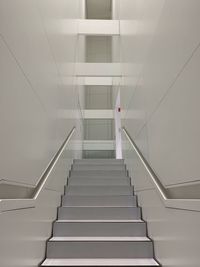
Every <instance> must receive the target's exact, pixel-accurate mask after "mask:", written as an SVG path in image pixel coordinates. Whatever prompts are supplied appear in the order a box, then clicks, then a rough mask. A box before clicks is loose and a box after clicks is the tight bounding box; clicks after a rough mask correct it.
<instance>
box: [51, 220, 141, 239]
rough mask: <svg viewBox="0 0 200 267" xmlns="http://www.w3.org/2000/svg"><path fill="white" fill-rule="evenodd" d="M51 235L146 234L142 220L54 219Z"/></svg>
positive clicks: (134, 235) (132, 235)
mask: <svg viewBox="0 0 200 267" xmlns="http://www.w3.org/2000/svg"><path fill="white" fill-rule="evenodd" d="M53 236H54V237H56V236H61V237H63V236H68V237H69V236H93V237H95V236H102V237H105V236H110V237H111V236H112V237H115V236H123V237H124V236H127V237H141V236H146V223H145V222H143V221H139V220H138V221H133V222H130V221H129V222H118V221H115V222H110V221H103V222H102V221H100V222H99V221H92V222H91V221H86V222H85V221H83V222H74V221H73V222H69V221H67V222H66V221H64V220H63V221H62V220H61V221H56V222H55V223H54V225H53Z"/></svg>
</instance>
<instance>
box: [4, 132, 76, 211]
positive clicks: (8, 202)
mask: <svg viewBox="0 0 200 267" xmlns="http://www.w3.org/2000/svg"><path fill="white" fill-rule="evenodd" d="M75 129H76V127H73V128H72V130H71V131H70V132H69V134H68V135H67V137H66V139H65V141H64V142H63V143H62V145H61V147H60V148H59V150H58V151H57V152H56V154H55V155H54V156H53V158H52V159H51V161H50V162H49V164H48V166H47V167H46V169H45V171H44V172H43V174H42V175H41V177H40V179H39V181H38V183H37V185H36V187H35V188H34V190H33V194H32V197H31V198H23V199H0V212H3V211H8V210H9V211H10V210H17V209H24V208H34V207H35V201H36V200H37V198H38V196H39V195H40V193H41V191H42V190H43V189H44V187H45V185H46V183H47V181H48V178H49V176H50V174H51V172H52V170H53V169H54V166H55V165H56V163H57V162H58V160H59V158H60V156H61V154H62V153H63V151H64V150H65V148H66V146H67V144H68V143H69V141H70V139H71V137H72V135H73V134H74V132H75Z"/></svg>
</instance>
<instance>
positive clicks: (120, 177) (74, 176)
mask: <svg viewBox="0 0 200 267" xmlns="http://www.w3.org/2000/svg"><path fill="white" fill-rule="evenodd" d="M87 178H90V179H94V180H95V179H104V180H106V179H115V180H118V179H126V178H129V179H130V177H128V176H127V175H125V174H124V175H118V176H109V175H105V176H102V175H92V176H91V175H90V176H87V175H85V176H84V175H81V176H76V175H74V174H73V172H72V173H71V175H70V178H69V179H87Z"/></svg>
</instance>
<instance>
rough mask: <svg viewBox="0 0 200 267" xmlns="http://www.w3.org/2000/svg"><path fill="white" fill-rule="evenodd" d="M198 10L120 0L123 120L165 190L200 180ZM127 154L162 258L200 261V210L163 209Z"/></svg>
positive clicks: (194, 5)
mask: <svg viewBox="0 0 200 267" xmlns="http://www.w3.org/2000/svg"><path fill="white" fill-rule="evenodd" d="M199 10H200V2H199V1H198V0H190V1H189V0H156V1H155V0H153V1H145V0H134V1H133V0H121V1H120V30H121V40H120V43H121V62H122V74H123V79H122V90H121V103H122V111H124V112H123V113H122V114H123V125H124V126H125V127H126V128H127V130H128V132H129V133H130V135H131V136H132V138H133V139H134V140H135V141H136V143H137V144H138V146H139V147H140V149H141V150H142V152H143V153H144V155H145V156H146V157H147V159H148V160H149V162H150V164H151V166H152V167H153V169H154V170H155V172H156V173H157V175H158V177H159V178H160V179H161V181H162V182H163V184H164V185H165V186H166V187H174V186H177V185H183V184H185V183H188V182H189V183H190V184H193V182H194V181H199V177H200V171H199V156H198V155H199V150H200V142H199V133H200V127H199V124H198V114H199V112H200V108H199V103H198V102H199V99H200V90H199V84H200V77H199V67H200V47H199V46H200V34H199V25H200V17H199ZM124 156H125V157H126V158H127V162H128V165H129V168H130V169H131V174H132V177H133V180H134V183H135V184H136V189H137V190H140V191H141V192H140V193H138V194H139V201H140V204H141V205H142V206H143V207H144V209H143V214H144V218H145V219H147V221H148V222H149V224H148V226H149V234H150V235H151V236H152V237H153V238H154V240H155V252H156V256H157V258H158V259H159V260H160V261H161V263H162V264H163V266H164V267H165V266H173V267H175V266H190V267H194V266H195V267H196V266H198V265H199V252H198V250H197V249H196V248H197V247H198V248H199V247H200V243H199V237H200V235H199V229H198V226H197V225H198V224H197V222H198V221H199V219H200V215H199V214H198V213H195V214H194V213H192V212H189V211H178V210H168V209H166V208H164V206H163V204H162V202H161V201H160V199H159V198H158V196H157V194H156V193H155V192H154V190H150V189H151V188H152V185H151V184H149V183H148V180H149V179H148V177H147V174H146V173H145V172H144V170H143V168H142V166H141V164H139V162H137V161H136V159H135V155H134V154H133V153H132V152H131V151H130V150H129V149H128V151H126V149H125V150H124ZM133 164H134V165H133ZM144 189H149V190H148V191H142V190H144ZM184 190H187V187H185V189H184ZM190 190H191V189H190ZM147 208H148V209H147Z"/></svg>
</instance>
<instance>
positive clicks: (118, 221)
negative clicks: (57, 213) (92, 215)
mask: <svg viewBox="0 0 200 267" xmlns="http://www.w3.org/2000/svg"><path fill="white" fill-rule="evenodd" d="M56 222H58V223H64V222H82V223H84V222H93V223H98V222H106V223H107V222H109V223H129V222H133V223H134V222H144V221H143V220H141V219H128V220H123V219H122V220H120V219H117V220H112V219H111V220H105V219H96V220H91V219H86V220H67V219H58V220H56Z"/></svg>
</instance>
